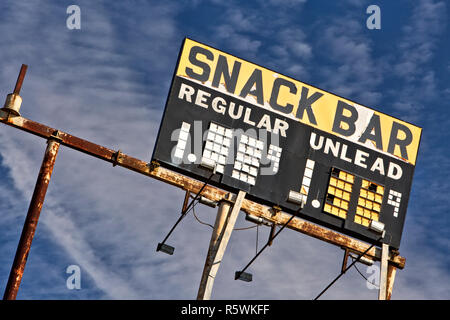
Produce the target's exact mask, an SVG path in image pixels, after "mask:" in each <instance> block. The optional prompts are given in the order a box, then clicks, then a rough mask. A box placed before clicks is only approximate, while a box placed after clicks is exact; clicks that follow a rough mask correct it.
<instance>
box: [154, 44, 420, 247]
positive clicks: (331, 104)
mask: <svg viewBox="0 0 450 320" xmlns="http://www.w3.org/2000/svg"><path fill="white" fill-rule="evenodd" d="M421 131H422V129H421V128H419V127H417V126H415V125H412V124H410V123H407V122H405V121H402V120H399V119H396V118H393V117H391V116H388V115H386V114H383V113H381V112H378V111H376V110H373V109H370V108H367V107H365V106H362V105H359V104H357V103H355V102H353V101H350V100H348V99H345V98H342V97H339V96H337V95H334V94H332V93H329V92H327V91H324V90H322V89H319V88H316V87H314V86H311V85H308V84H306V83H303V82H300V81H298V80H294V79H292V78H289V77H287V76H284V75H282V74H279V73H277V72H274V71H272V70H269V69H266V68H263V67H261V66H258V65H256V64H253V63H250V62H248V61H246V60H243V59H240V58H237V57H234V56H232V55H229V54H227V53H224V52H222V51H219V50H217V49H214V48H212V47H209V46H206V45H204V44H201V43H199V42H196V41H193V40H191V39H185V40H184V42H183V45H182V49H181V52H180V56H179V59H178V63H177V67H176V70H175V74H174V77H173V81H172V85H171V88H170V92H169V96H168V99H167V103H166V108H165V111H164V115H163V119H162V122H161V127H160V130H159V133H158V137H157V142H156V145H155V149H154V151H153V156H152V159H153V160H156V161H158V162H159V163H160V164H161V165H162V166H165V167H168V168H170V169H172V170H175V171H178V172H180V173H183V174H186V175H188V176H191V177H193V178H196V179H199V180H202V181H206V180H207V179H208V178H209V177H210V176H211V174H212V172H215V174H214V175H213V177H212V178H211V180H210V183H211V184H212V185H215V186H217V187H220V188H223V189H225V190H229V191H231V192H237V191H238V190H244V191H246V192H247V193H248V198H250V199H252V200H254V201H258V202H260V203H262V204H266V205H269V206H279V207H281V208H282V209H283V210H284V211H286V212H290V213H295V212H296V211H297V210H298V208H299V202H300V201H304V202H305V206H304V208H303V209H302V210H301V212H300V213H299V216H301V217H302V218H304V219H307V220H310V221H312V222H315V223H318V224H320V225H323V226H326V227H329V228H332V229H335V230H337V231H340V232H342V233H345V234H348V235H350V236H354V237H356V238H358V239H361V240H363V241H368V242H371V243H374V242H375V243H378V242H379V241H378V240H379V238H380V235H379V234H377V233H376V232H374V231H372V230H370V229H369V225H370V223H371V221H372V220H373V221H376V222H381V223H383V224H384V225H385V232H386V233H385V237H384V239H383V240H382V241H383V242H384V243H388V244H389V245H391V246H392V247H394V248H398V247H399V245H400V239H401V234H402V229H403V224H404V220H405V215H406V207H407V202H408V198H409V192H410V188H411V184H412V177H413V173H414V167H415V164H416V159H417V153H418V148H419V142H420V137H421ZM378 225H379V224H378Z"/></svg>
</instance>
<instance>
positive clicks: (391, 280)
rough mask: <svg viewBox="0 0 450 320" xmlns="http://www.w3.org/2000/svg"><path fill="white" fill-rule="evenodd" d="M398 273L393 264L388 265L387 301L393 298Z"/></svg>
mask: <svg viewBox="0 0 450 320" xmlns="http://www.w3.org/2000/svg"><path fill="white" fill-rule="evenodd" d="M396 273H397V268H396V267H394V266H393V265H392V264H390V263H389V264H388V271H387V293H386V300H391V296H392V289H394V280H395V274H396Z"/></svg>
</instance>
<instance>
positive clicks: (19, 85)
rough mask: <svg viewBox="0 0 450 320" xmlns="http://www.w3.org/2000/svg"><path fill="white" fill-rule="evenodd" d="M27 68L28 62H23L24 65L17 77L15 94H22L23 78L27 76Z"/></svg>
mask: <svg viewBox="0 0 450 320" xmlns="http://www.w3.org/2000/svg"><path fill="white" fill-rule="evenodd" d="M27 69H28V66H27V65H26V64H22V67H20V72H19V76H18V77H17V81H16V86H15V87H14V93H15V94H20V89H22V84H23V79H24V78H25V74H26V73H27Z"/></svg>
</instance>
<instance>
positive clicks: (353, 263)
mask: <svg viewBox="0 0 450 320" xmlns="http://www.w3.org/2000/svg"><path fill="white" fill-rule="evenodd" d="M381 239H382V238H379V239H378V240H377V242H378V241H380V240H381ZM374 246H375V244H372V245H371V246H370V247H368V248H367V250H366V251H364V252H363V253H362V254H361V255H359V256H358V258H357V259H356V260H354V261H353V262H352V263H351V264H350V265H349V266H348V267H347V268H346V269H345V270H344V271H342V272H341V273H340V274H339V275H338V276H337V277H336V278H334V280H333V281H331V282H330V284H329V285H327V286H326V287H325V289H323V290H322V292H320V293H319V294H318V295H317V297H315V298H314V299H313V300H317V299H319V298H320V296H321V295H323V294H324V293H325V292H326V291H327V290H328V289H329V288H330V287H331V286H332V285H333V284H334V283H335V282H336V281H337V280H338V279H339V278H340V277H341V276H342V275H343V274H344V273H346V272H347V270H348V269H350V268H351V267H353V266H354V265H355V263H356V262H358V261H359V259H361V257H363V256H364V255H365V254H366V253H367V252H369V250H370V249H372V248H373V247H374Z"/></svg>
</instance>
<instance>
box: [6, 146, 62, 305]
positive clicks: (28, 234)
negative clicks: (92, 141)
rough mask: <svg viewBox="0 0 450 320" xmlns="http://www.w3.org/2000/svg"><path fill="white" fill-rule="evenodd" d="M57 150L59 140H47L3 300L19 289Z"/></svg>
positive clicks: (10, 297) (13, 297) (13, 296)
mask: <svg viewBox="0 0 450 320" xmlns="http://www.w3.org/2000/svg"><path fill="white" fill-rule="evenodd" d="M58 150H59V142H57V141H55V140H53V139H50V140H48V144H47V149H46V150H45V155H44V159H43V161H42V165H41V169H40V171H39V175H38V178H37V181H36V186H35V188H34V192H33V197H32V198H31V202H30V207H29V208H28V213H27V217H26V219H25V223H24V226H23V229H22V234H21V236H20V241H19V245H18V247H17V251H16V256H15V257H14V262H13V265H12V267H11V272H10V274H9V279H8V283H7V285H6V289H5V293H4V295H3V300H15V299H16V296H17V292H18V291H19V286H20V282H21V280H22V276H23V272H24V270H25V264H26V262H27V258H28V254H29V252H30V248H31V243H32V241H33V237H34V233H35V232H36V227H37V223H38V221H39V215H40V213H41V209H42V205H43V204H44V199H45V194H46V192H47V188H48V185H49V182H50V177H51V175H52V172H53V167H54V164H55V160H56V156H57V154H58Z"/></svg>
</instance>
